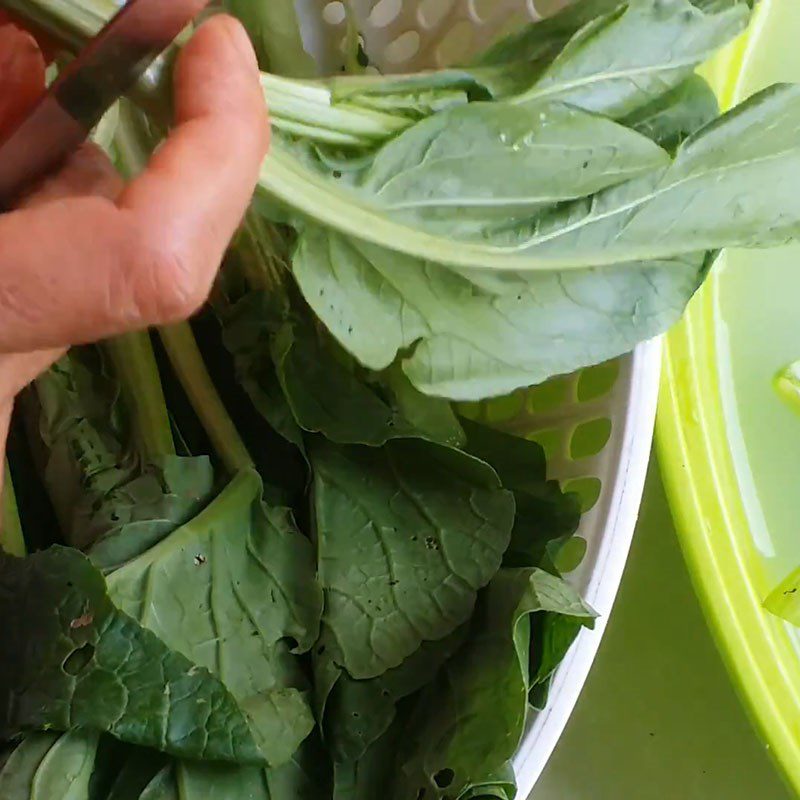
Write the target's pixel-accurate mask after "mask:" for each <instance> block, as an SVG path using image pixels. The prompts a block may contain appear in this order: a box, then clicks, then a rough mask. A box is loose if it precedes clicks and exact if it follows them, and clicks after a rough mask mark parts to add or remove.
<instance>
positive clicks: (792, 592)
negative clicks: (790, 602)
mask: <svg viewBox="0 0 800 800" xmlns="http://www.w3.org/2000/svg"><path fill="white" fill-rule="evenodd" d="M796 592H797V589H796V588H795V589H787V590H786V591H785V592H784V594H795V593H796Z"/></svg>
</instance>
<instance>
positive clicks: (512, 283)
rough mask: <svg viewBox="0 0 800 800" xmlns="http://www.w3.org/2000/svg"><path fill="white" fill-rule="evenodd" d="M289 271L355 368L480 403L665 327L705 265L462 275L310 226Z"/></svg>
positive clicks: (690, 261) (695, 261) (698, 260)
mask: <svg viewBox="0 0 800 800" xmlns="http://www.w3.org/2000/svg"><path fill="white" fill-rule="evenodd" d="M799 164H800V161H799ZM294 270H295V276H296V277H297V281H298V284H299V285H300V288H301V290H302V292H303V295H304V296H305V298H306V300H307V301H308V302H309V304H310V305H311V307H312V308H313V309H314V311H315V313H316V314H317V315H318V316H319V317H320V319H321V320H322V322H323V323H324V324H325V325H326V327H327V328H328V330H329V331H330V332H331V333H332V334H333V336H334V337H335V338H336V339H338V341H339V342H340V343H341V345H342V346H343V347H344V348H345V349H346V350H348V351H349V352H350V353H352V354H353V355H354V356H355V357H356V358H357V359H358V360H359V361H360V362H361V363H362V364H364V365H366V366H368V367H369V368H371V369H375V370H380V369H384V368H385V367H387V366H388V365H389V364H391V363H392V362H393V361H394V360H395V359H396V358H397V356H398V354H401V355H402V357H403V369H404V370H405V373H406V375H407V376H408V378H409V379H410V381H411V383H412V384H413V385H414V386H415V387H416V388H417V389H418V390H419V391H421V392H423V393H425V394H429V395H436V396H439V397H446V398H450V399H456V400H478V399H483V398H486V397H493V396H499V395H503V394H507V393H508V392H510V391H513V390H514V389H517V388H519V387H521V386H530V385H532V384H537V383H541V382H542V381H544V380H545V379H547V378H549V377H551V376H552V375H558V374H563V373H568V372H572V371H574V370H576V369H578V368H580V367H584V366H586V365H588V364H597V363H600V362H602V361H605V360H607V359H609V358H613V357H615V356H617V355H620V354H621V353H625V352H628V351H629V350H631V349H633V347H634V346H635V345H636V344H638V343H639V342H640V341H642V340H644V339H647V338H649V337H651V336H655V335H656V334H658V333H661V332H663V331H664V330H666V329H667V328H668V327H669V326H670V325H671V324H673V323H674V322H676V321H677V319H678V318H679V317H680V315H681V313H682V312H683V309H684V307H685V305H686V303H687V302H688V300H689V298H690V297H691V296H692V294H693V293H694V291H695V289H696V288H697V287H698V285H699V284H700V280H701V278H702V276H703V274H704V270H705V261H704V258H703V257H702V256H699V257H698V256H695V257H692V258H687V259H685V260H674V261H663V262H652V263H643V264H619V265H615V266H609V267H604V268H602V269H586V270H580V271H578V270H570V271H568V272H564V273H559V272H555V271H554V272H538V271H537V272H532V273H508V274H497V273H491V272H479V271H471V272H469V273H465V274H463V275H462V274H458V273H456V272H453V271H451V270H449V269H447V268H445V267H442V266H440V265H438V264H434V263H431V262H421V261H418V260H416V259H414V258H411V257H408V256H404V255H401V254H398V253H395V252H392V251H390V250H387V249H383V248H380V247H376V246H374V245H369V244H366V243H362V242H359V241H357V240H352V239H346V238H344V237H342V236H340V235H338V234H335V233H329V232H326V231H324V230H322V229H320V228H316V227H311V226H309V227H307V228H306V229H305V230H304V232H303V234H302V236H301V238H300V241H299V243H298V248H297V252H296V255H295V260H294ZM412 347H413V349H412V350H409V348H412ZM406 353H408V354H406Z"/></svg>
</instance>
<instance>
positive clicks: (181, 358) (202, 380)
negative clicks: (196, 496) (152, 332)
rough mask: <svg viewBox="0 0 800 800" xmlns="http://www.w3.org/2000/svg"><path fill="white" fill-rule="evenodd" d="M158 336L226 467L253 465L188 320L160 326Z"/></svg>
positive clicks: (233, 468)
mask: <svg viewBox="0 0 800 800" xmlns="http://www.w3.org/2000/svg"><path fill="white" fill-rule="evenodd" d="M159 335H160V336H161V341H162V342H163V344H164V349H165V350H166V351H167V355H168V356H169V360H170V363H171V364H172V367H173V369H174V370H175V373H176V375H177V376H178V380H179V381H180V383H181V386H183V389H184V391H185V392H186V394H187V395H188V397H189V401H190V402H191V404H192V408H194V410H195V413H196V414H197V416H198V417H199V418H200V422H201V423H202V425H203V428H204V429H205V431H206V433H207V434H208V437H209V439H211V443H212V444H213V445H214V449H215V450H216V451H217V453H218V454H219V457H220V458H221V459H222V462H223V463H224V464H225V467H226V468H227V469H228V470H229V471H230V472H232V473H234V474H235V473H236V472H239V471H240V470H243V469H247V468H249V467H252V466H253V459H252V458H251V457H250V453H249V452H248V450H247V447H246V445H245V443H244V442H243V441H242V438H241V436H240V435H239V431H238V430H236V426H235V425H234V424H233V420H231V418H230V416H229V415H228V412H227V410H226V408H225V405H224V404H223V402H222V399H221V398H220V396H219V394H218V393H217V390H216V388H215V386H214V383H213V382H212V380H211V377H210V376H209V374H208V371H207V370H206V365H205V362H204V361H203V356H202V354H201V353H200V348H199V347H198V346H197V342H196V340H195V338H194V334H193V333H192V329H191V327H190V326H189V323H187V322H181V323H178V324H177V325H170V326H167V327H164V328H160V329H159Z"/></svg>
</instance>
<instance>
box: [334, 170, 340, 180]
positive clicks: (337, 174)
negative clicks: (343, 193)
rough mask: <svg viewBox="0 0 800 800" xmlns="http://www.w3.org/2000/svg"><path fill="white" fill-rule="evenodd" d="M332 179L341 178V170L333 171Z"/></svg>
mask: <svg viewBox="0 0 800 800" xmlns="http://www.w3.org/2000/svg"><path fill="white" fill-rule="evenodd" d="M333 177H334V178H341V177H342V172H341V170H338V169H335V170H334V171H333Z"/></svg>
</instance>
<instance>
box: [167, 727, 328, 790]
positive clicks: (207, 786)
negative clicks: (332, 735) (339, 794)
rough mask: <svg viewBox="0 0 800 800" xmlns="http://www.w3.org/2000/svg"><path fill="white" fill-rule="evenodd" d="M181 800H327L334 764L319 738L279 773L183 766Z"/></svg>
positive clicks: (311, 739) (310, 739)
mask: <svg viewBox="0 0 800 800" xmlns="http://www.w3.org/2000/svg"><path fill="white" fill-rule="evenodd" d="M178 771H179V775H180V785H181V800H324V798H328V797H330V794H331V786H330V784H331V775H330V771H331V770H330V764H329V762H328V758H327V754H326V752H325V751H324V749H323V747H322V745H321V743H320V742H319V740H318V737H317V736H316V734H314V735H312V736H311V737H309V739H307V740H306V741H305V742H304V743H303V744H302V745H301V747H300V749H299V750H298V751H297V752H296V753H295V754H294V756H293V757H292V759H291V761H289V762H288V763H286V764H284V765H283V766H281V767H278V768H276V769H268V770H266V771H265V770H259V769H254V768H247V767H238V768H237V767H231V766H228V765H216V764H196V763H183V764H181V765H179V767H178Z"/></svg>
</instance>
